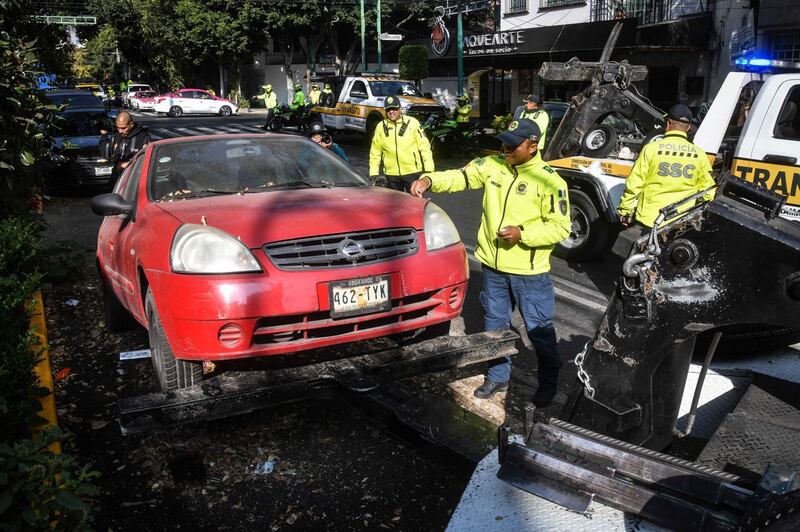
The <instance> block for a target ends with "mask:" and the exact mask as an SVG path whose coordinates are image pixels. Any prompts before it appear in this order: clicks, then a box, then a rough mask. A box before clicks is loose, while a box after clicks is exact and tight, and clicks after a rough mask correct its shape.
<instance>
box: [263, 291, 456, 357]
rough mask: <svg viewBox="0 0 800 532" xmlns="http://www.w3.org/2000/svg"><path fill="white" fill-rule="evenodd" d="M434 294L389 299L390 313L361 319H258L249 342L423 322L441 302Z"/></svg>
mask: <svg viewBox="0 0 800 532" xmlns="http://www.w3.org/2000/svg"><path fill="white" fill-rule="evenodd" d="M434 294H436V292H426V293H423V294H417V295H414V296H407V297H404V298H399V299H393V300H392V309H391V310H389V311H386V312H380V313H376V314H368V315H364V316H354V317H349V318H338V319H333V318H331V316H330V312H328V311H321V312H311V313H308V314H297V315H292V316H277V317H273V318H261V319H260V320H258V322H257V323H256V328H255V331H254V332H253V343H255V344H257V345H268V344H284V343H292V342H297V343H302V342H308V341H309V340H315V339H320V338H331V337H335V336H346V335H348V334H353V333H356V332H358V331H364V330H369V329H376V328H379V327H389V326H392V325H397V324H401V323H402V324H409V323H414V322H415V321H416V320H419V321H424V318H426V317H427V316H428V314H430V313H431V312H432V311H433V310H434V309H436V307H438V306H439V305H442V304H443V302H442V301H441V300H439V299H434V298H433V296H434Z"/></svg>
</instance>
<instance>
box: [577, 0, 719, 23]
mask: <svg viewBox="0 0 800 532" xmlns="http://www.w3.org/2000/svg"><path fill="white" fill-rule="evenodd" d="M708 10H709V2H706V1H703V0H592V2H591V6H590V16H591V20H592V22H597V21H601V20H617V19H623V18H630V17H634V18H636V22H637V23H638V24H640V25H641V24H655V23H657V22H666V21H668V20H675V19H677V18H679V17H683V16H688V15H697V14H700V13H705V12H707V11H708Z"/></svg>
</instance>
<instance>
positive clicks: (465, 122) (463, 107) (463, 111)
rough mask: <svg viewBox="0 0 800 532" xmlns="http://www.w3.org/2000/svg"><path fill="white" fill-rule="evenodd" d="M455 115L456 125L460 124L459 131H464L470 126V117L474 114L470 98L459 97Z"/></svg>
mask: <svg viewBox="0 0 800 532" xmlns="http://www.w3.org/2000/svg"><path fill="white" fill-rule="evenodd" d="M453 114H455V120H456V124H458V129H461V130H463V129H466V128H467V126H469V117H470V115H471V114H472V105H470V103H469V96H467V95H466V94H462V95H461V96H459V97H458V103H456V110H455V112H454V113H453Z"/></svg>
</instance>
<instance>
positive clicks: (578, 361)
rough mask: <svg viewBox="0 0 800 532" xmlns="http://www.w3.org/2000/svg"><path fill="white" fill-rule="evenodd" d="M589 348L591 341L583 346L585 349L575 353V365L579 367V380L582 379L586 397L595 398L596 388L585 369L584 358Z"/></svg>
mask: <svg viewBox="0 0 800 532" xmlns="http://www.w3.org/2000/svg"><path fill="white" fill-rule="evenodd" d="M590 341H591V340H590ZM588 349H589V342H586V345H585V346H583V351H581V352H580V353H578V354H577V355H575V367H577V368H578V380H579V381H581V384H583V388H584V390H583V393H585V394H586V397H588V398H589V399H594V392H595V390H594V388H593V387H592V385H591V384H589V374H588V373H586V370H585V369H583V359H584V358H586V351H587V350H588Z"/></svg>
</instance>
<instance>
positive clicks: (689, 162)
mask: <svg viewBox="0 0 800 532" xmlns="http://www.w3.org/2000/svg"><path fill="white" fill-rule="evenodd" d="M712 186H714V178H712V177H711V164H710V163H709V162H708V157H707V156H706V153H705V152H704V151H703V150H702V149H700V148H698V147H697V146H695V145H694V144H692V143H691V142H689V140H688V139H687V138H686V133H684V132H683V131H668V132H667V134H666V135H664V138H662V139H660V140H654V141H652V142H650V143H649V144H647V145H646V146H645V147H644V148H642V151H641V153H639V158H638V159H636V162H635V163H634V165H633V168H632V169H631V173H630V174H629V175H628V177H627V179H626V180H625V192H624V193H623V194H622V198H621V199H620V202H619V207H617V212H618V213H619V215H620V216H630V215H631V214H632V213H633V212H634V209H635V211H636V220H637V221H638V222H639V223H642V224H644V225H646V226H648V227H652V226H653V222H654V221H655V219H656V218H657V217H658V211H659V210H660V209H662V208H663V207H666V206H667V205H670V204H672V203H675V202H676V201H680V200H682V199H684V198H686V197H688V196H691V195H692V194H696V193H697V192H700V191H702V190H705V189H707V188H709V187H712ZM713 198H714V191H713V190H712V191H711V192H709V193H708V194H705V195H704V196H703V199H706V200H711V199H713ZM691 207H692V205H691V204H687V205H684V206H682V207H681V208H680V209H679V212H683V211H686V210H688V209H690V208H691Z"/></svg>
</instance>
